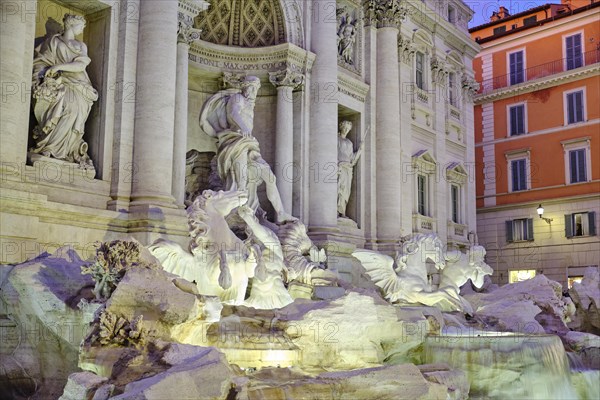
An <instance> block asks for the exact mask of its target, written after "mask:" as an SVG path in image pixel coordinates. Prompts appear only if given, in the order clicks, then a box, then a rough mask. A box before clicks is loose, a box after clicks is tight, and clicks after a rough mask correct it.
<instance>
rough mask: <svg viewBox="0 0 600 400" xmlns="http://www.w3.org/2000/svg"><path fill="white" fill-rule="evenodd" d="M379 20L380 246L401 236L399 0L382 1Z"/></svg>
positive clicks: (387, 246) (401, 12)
mask: <svg viewBox="0 0 600 400" xmlns="http://www.w3.org/2000/svg"><path fill="white" fill-rule="evenodd" d="M378 3H379V4H378V7H377V8H376V11H375V15H376V20H377V28H378V29H377V79H376V87H377V100H376V107H377V112H376V120H377V136H376V152H377V161H376V162H377V172H378V173H377V243H378V247H379V248H380V249H381V250H384V251H386V250H388V251H391V250H393V249H394V248H395V246H397V244H398V241H399V239H400V237H401V236H402V233H401V224H400V220H401V201H400V193H401V192H402V179H401V172H402V165H401V162H400V156H401V146H400V82H399V79H398V71H399V70H398V32H399V24H400V20H401V19H402V17H403V16H404V15H405V12H406V10H405V9H404V8H402V7H401V6H400V2H399V1H398V0H379V2H378Z"/></svg>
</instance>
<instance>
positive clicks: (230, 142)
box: [200, 76, 293, 223]
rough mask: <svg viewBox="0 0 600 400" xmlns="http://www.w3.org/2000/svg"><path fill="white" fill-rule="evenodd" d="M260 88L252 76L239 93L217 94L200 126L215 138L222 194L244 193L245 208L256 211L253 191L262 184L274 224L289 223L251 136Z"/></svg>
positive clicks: (206, 104) (207, 107) (272, 178)
mask: <svg viewBox="0 0 600 400" xmlns="http://www.w3.org/2000/svg"><path fill="white" fill-rule="evenodd" d="M259 88H260V80H259V79H258V78H257V77H255V76H248V77H246V78H245V79H244V80H243V81H242V84H241V90H240V89H226V90H221V91H219V92H217V93H216V94H214V95H213V96H212V97H210V98H209V99H208V100H207V101H206V103H205V104H204V106H203V108H202V111H201V112H200V126H201V128H202V129H203V130H204V132H206V133H207V134H208V135H210V136H212V137H216V138H217V140H218V144H217V146H218V148H217V169H218V172H219V176H220V177H221V180H222V181H223V182H224V184H225V189H226V190H247V191H248V206H249V207H251V208H252V209H253V210H255V211H256V210H257V209H258V207H259V202H258V196H257V189H258V187H259V186H260V185H261V184H262V183H264V184H265V185H266V186H267V197H268V199H269V201H270V202H271V205H272V206H273V209H274V210H275V214H276V222H278V223H281V222H284V221H286V220H290V219H293V217H292V216H291V215H289V214H288V213H286V211H285V210H284V209H283V204H282V202H281V197H280V195H279V191H278V190H277V186H276V182H275V175H274V174H273V171H272V170H271V167H270V166H269V164H268V163H267V162H266V161H265V160H264V159H263V158H262V156H261V154H260V147H259V144H258V140H256V138H255V137H254V136H252V129H253V127H254V104H255V101H256V95H257V93H258V89H259Z"/></svg>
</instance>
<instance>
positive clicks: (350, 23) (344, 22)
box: [337, 13, 357, 65]
mask: <svg viewBox="0 0 600 400" xmlns="http://www.w3.org/2000/svg"><path fill="white" fill-rule="evenodd" d="M356 23H357V19H356V18H354V19H353V18H352V17H351V16H350V13H346V15H339V16H338V30H337V36H338V39H337V43H338V56H340V58H341V59H342V60H343V61H344V62H345V63H347V64H350V65H353V64H354V42H355V41H356Z"/></svg>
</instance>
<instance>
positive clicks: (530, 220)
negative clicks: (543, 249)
mask: <svg viewBox="0 0 600 400" xmlns="http://www.w3.org/2000/svg"><path fill="white" fill-rule="evenodd" d="M527 240H529V241H532V240H533V218H527Z"/></svg>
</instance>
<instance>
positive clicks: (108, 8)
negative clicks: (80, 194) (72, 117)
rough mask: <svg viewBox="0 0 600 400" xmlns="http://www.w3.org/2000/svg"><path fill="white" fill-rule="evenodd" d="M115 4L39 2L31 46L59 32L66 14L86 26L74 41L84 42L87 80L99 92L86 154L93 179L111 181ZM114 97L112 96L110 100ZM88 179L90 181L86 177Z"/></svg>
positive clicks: (32, 121)
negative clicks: (88, 79) (75, 16)
mask: <svg viewBox="0 0 600 400" xmlns="http://www.w3.org/2000/svg"><path fill="white" fill-rule="evenodd" d="M112 6H114V4H113V3H112V2H110V1H107V0H87V1H85V2H82V1H78V0H38V1H37V7H36V26H35V32H34V41H35V42H34V43H35V44H34V45H35V47H37V46H38V45H39V44H41V43H42V42H43V41H44V40H45V39H46V38H48V37H50V36H52V35H53V34H57V33H60V32H62V29H63V17H64V15H65V14H75V15H80V16H83V17H84V18H85V20H86V26H85V29H84V31H83V33H82V34H81V35H79V36H78V37H77V38H76V39H78V40H80V41H83V42H84V43H85V44H86V46H87V50H88V56H89V58H90V59H91V60H92V61H91V63H90V64H89V65H88V66H87V68H86V72H87V74H88V76H89V77H90V81H91V82H92V86H93V87H94V89H96V90H97V91H98V94H99V98H98V100H97V101H95V102H94V104H93V105H92V108H91V110H90V113H89V115H88V118H87V121H86V123H85V134H84V136H83V138H84V140H85V141H86V143H87V144H88V146H89V150H88V154H89V156H90V158H91V159H92V161H93V163H94V167H95V170H96V176H95V178H96V179H101V180H109V179H110V173H111V171H110V165H111V157H112V143H113V133H112V130H111V129H110V126H111V121H110V117H111V114H112V109H113V106H112V105H111V102H112V100H113V97H114V90H115V86H114V83H112V81H111V80H110V79H109V75H110V72H109V71H110V65H109V60H110V59H111V57H110V56H109V54H110V51H111V39H110V38H111V34H113V33H114V32H111V29H112V28H114V23H113V22H114V21H113V20H112V19H113V18H112V16H113V15H116V11H115V10H113V9H112ZM111 95H113V97H111ZM36 124H37V122H36V120H35V118H34V117H33V115H32V116H31V119H30V124H29V125H30V126H29V130H28V134H29V140H30V143H29V145H28V148H29V147H31V146H32V144H33V142H32V141H31V140H32V139H31V132H32V130H33V128H34V127H35V125H36ZM86 177H87V178H91V177H90V176H87V175H86Z"/></svg>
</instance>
